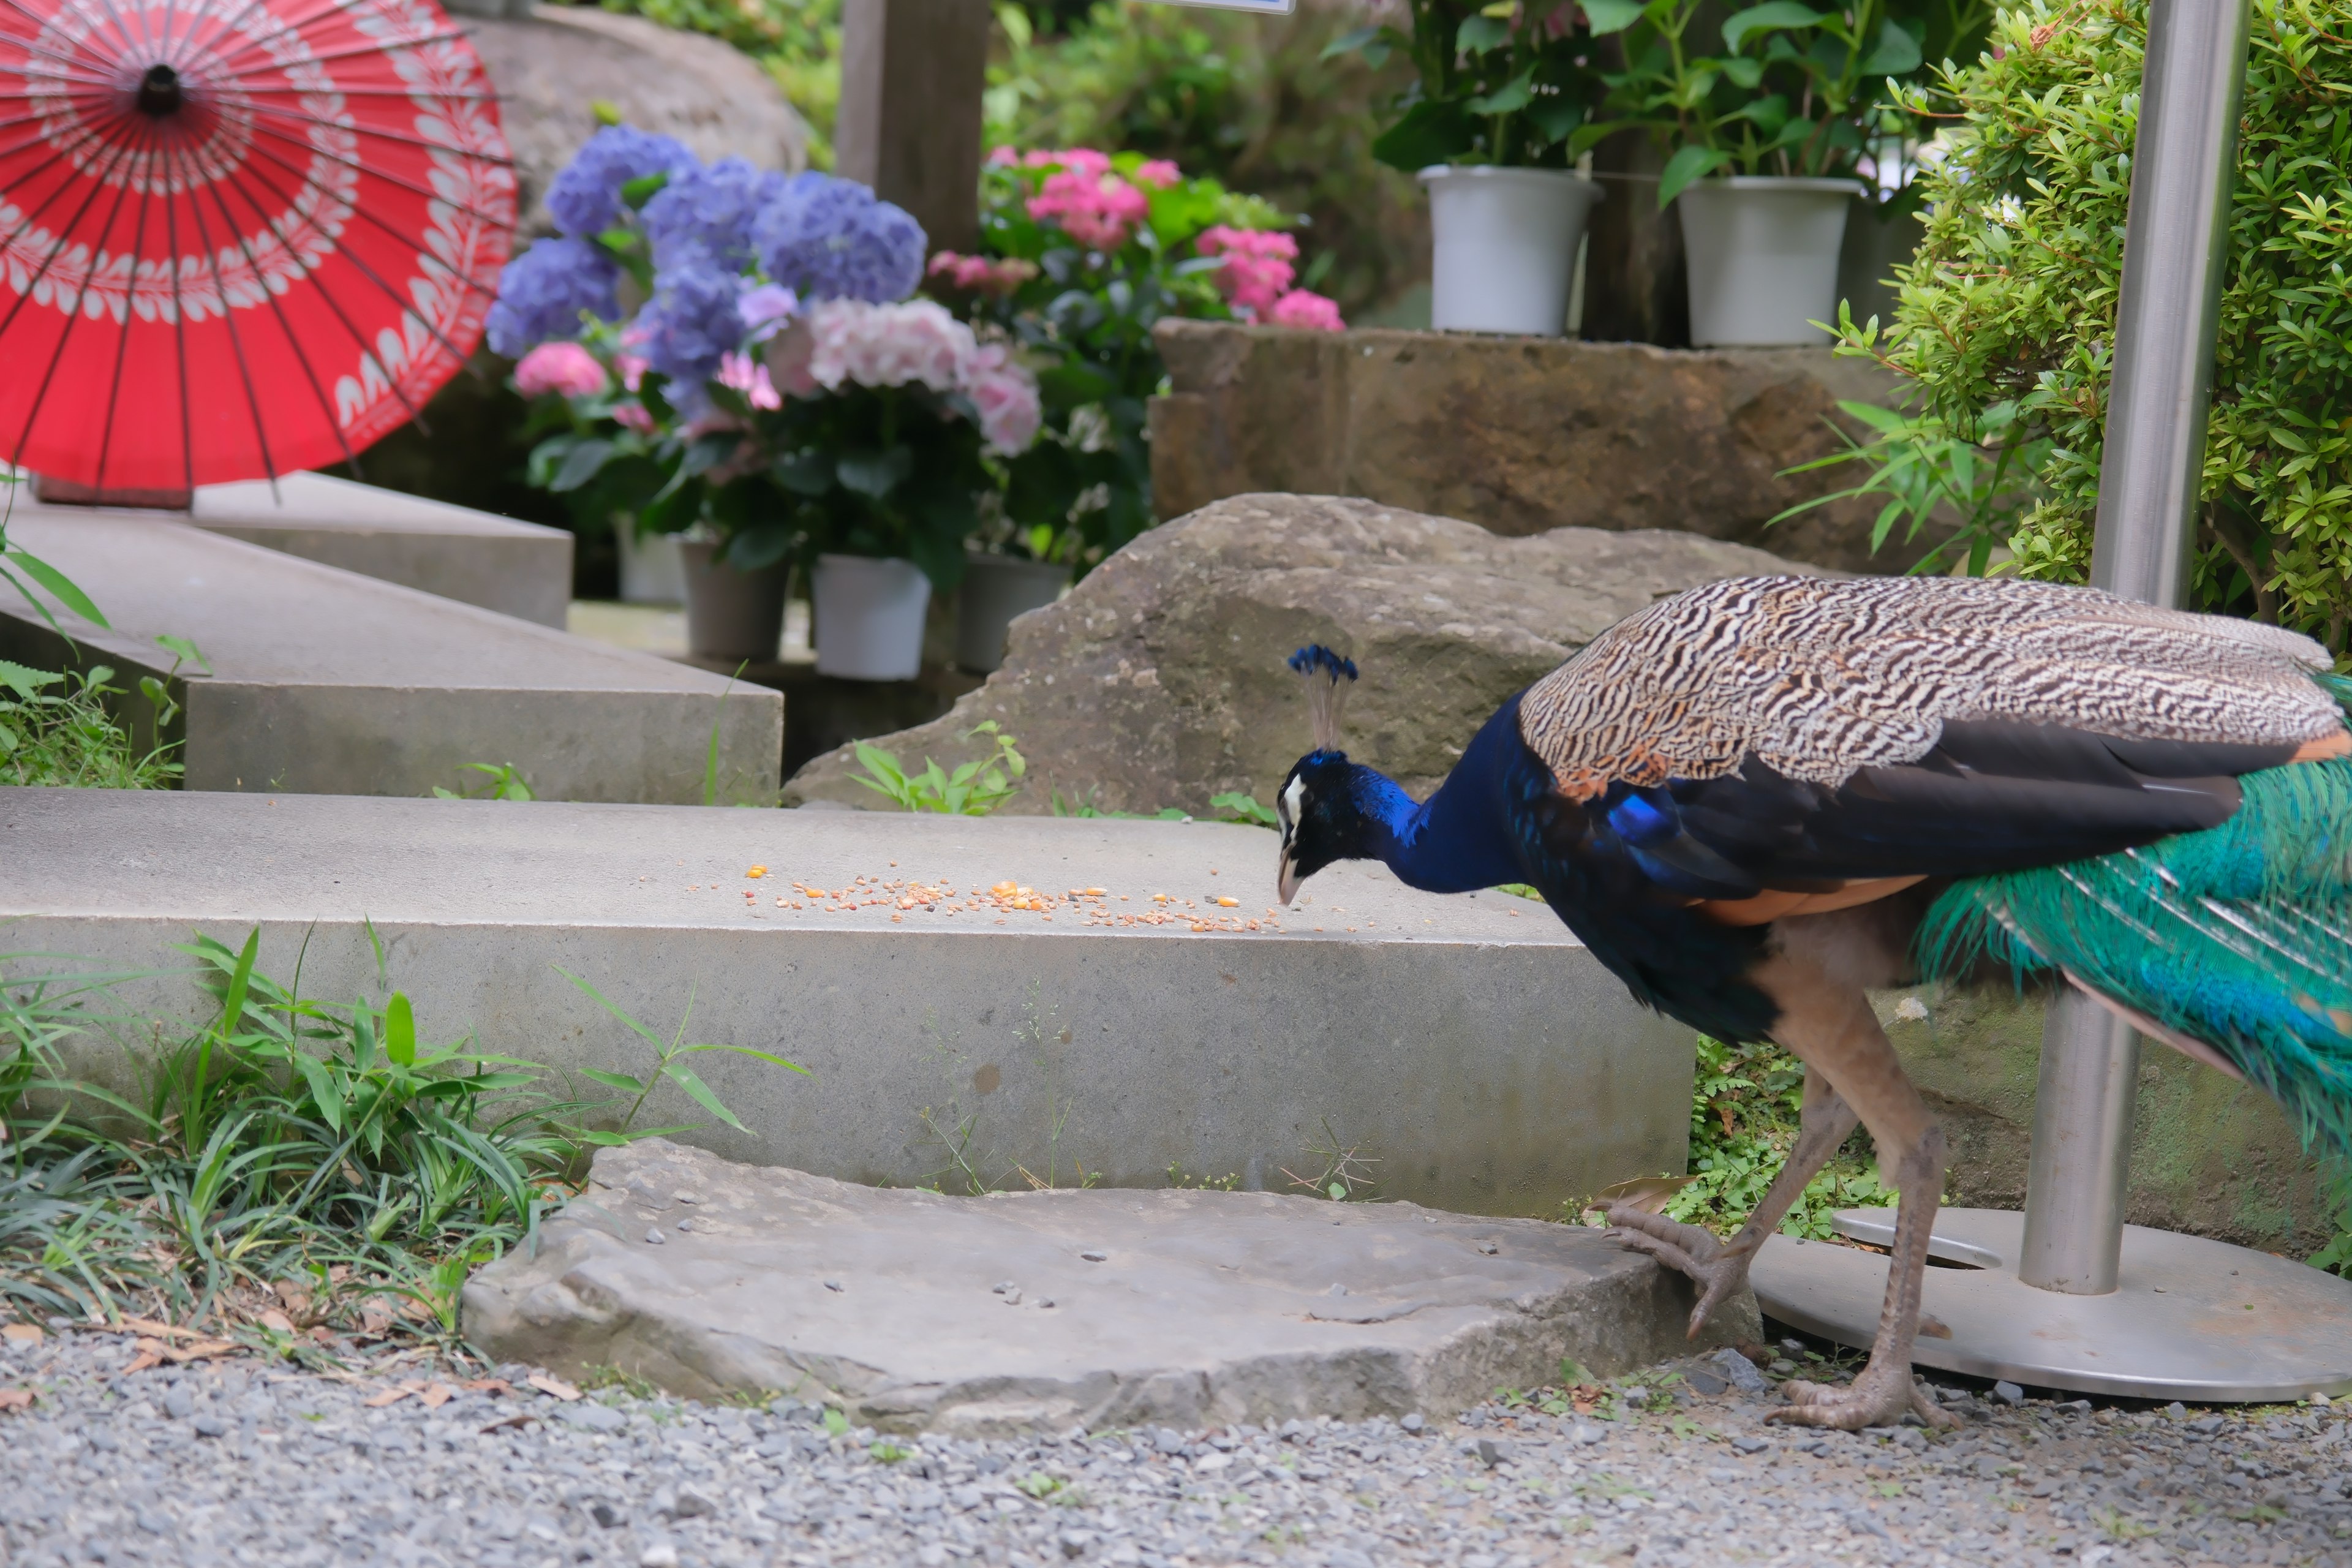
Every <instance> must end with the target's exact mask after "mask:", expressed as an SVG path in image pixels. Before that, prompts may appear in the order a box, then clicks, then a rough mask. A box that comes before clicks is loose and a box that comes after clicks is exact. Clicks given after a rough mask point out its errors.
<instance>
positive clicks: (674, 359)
mask: <svg viewBox="0 0 2352 1568" xmlns="http://www.w3.org/2000/svg"><path fill="white" fill-rule="evenodd" d="M742 293H743V287H742V279H741V275H740V274H739V273H737V272H734V271H732V270H730V269H729V268H725V267H722V266H720V265H719V263H718V261H717V260H716V259H715V258H713V257H712V256H711V255H710V253H709V251H707V250H704V249H702V248H701V247H698V246H694V245H686V244H682V245H680V246H678V247H677V250H676V253H675V254H674V256H673V257H672V259H671V262H670V264H669V265H668V266H667V267H664V268H661V270H659V271H658V272H656V273H655V274H654V297H653V298H652V299H651V300H648V301H646V308H645V309H644V310H640V311H638V312H637V321H636V327H635V336H636V337H637V338H638V339H639V340H640V341H641V342H642V344H643V347H642V349H641V350H640V352H641V353H644V354H645V356H646V363H647V364H650V365H652V366H653V367H654V368H655V369H656V370H657V371H659V372H661V373H662V374H664V375H666V376H668V377H670V378H671V379H672V380H673V381H678V382H684V383H688V384H699V383H701V382H704V381H708V380H709V379H710V377H712V376H714V375H716V374H719V359H720V357H721V356H722V355H725V354H730V353H734V352H735V351H736V350H737V349H739V348H740V347H742V346H743V316H742V312H741V311H740V310H737V309H736V305H735V302H736V300H739V299H740V298H741V297H742Z"/></svg>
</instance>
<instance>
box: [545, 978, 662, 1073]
mask: <svg viewBox="0 0 2352 1568" xmlns="http://www.w3.org/2000/svg"><path fill="white" fill-rule="evenodd" d="M548 967H549V968H550V969H552V970H554V971H555V973H558V974H561V975H562V976H563V978H564V979H566V980H569V981H570V982H572V984H573V985H575V986H577V987H579V989H580V990H581V991H582V992H583V993H584V994H586V995H587V997H588V998H589V1000H591V1001H593V1002H594V1003H595V1004H596V1005H598V1006H599V1007H602V1008H603V1009H604V1011H606V1012H607V1013H610V1014H611V1015H613V1016H614V1017H615V1018H618V1019H619V1020H621V1022H622V1023H624V1024H626V1025H627V1026H629V1027H630V1029H631V1030H632V1031H634V1032H635V1033H636V1034H637V1035H638V1036H640V1037H643V1038H645V1039H647V1040H650V1041H652V1042H653V1047H654V1049H656V1050H657V1051H662V1050H667V1049H668V1048H669V1045H668V1042H667V1041H666V1040H664V1039H663V1038H662V1037H660V1036H659V1035H656V1034H655V1033H654V1032H653V1031H652V1030H651V1029H648V1028H646V1026H644V1025H643V1024H640V1023H638V1022H637V1021H636V1020H635V1018H632V1017H630V1016H628V1015H627V1014H626V1013H624V1012H622V1011H621V1010H620V1009H619V1008H618V1007H615V1006H614V1005H613V1004H612V1003H610V1002H608V1001H606V1000H605V999H604V993H603V992H602V991H599V990H597V989H596V988H595V987H594V986H593V985H591V984H588V983H587V982H586V981H585V980H583V979H581V978H580V976H578V975H576V974H574V973H572V971H570V970H568V969H566V968H564V967H563V966H562V964H560V963H551V964H549V965H548Z"/></svg>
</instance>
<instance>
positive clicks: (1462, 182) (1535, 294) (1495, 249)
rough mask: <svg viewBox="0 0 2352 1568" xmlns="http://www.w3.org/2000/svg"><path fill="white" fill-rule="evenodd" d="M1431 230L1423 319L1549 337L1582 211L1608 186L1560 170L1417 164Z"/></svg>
mask: <svg viewBox="0 0 2352 1568" xmlns="http://www.w3.org/2000/svg"><path fill="white" fill-rule="evenodd" d="M1420 178H1421V183H1422V184H1424V185H1426V186H1428V187H1429V224H1430V228H1431V231H1432V232H1433V236H1434V237H1435V241H1436V244H1435V249H1434V254H1433V277H1432V279H1431V283H1430V300H1429V324H1430V325H1431V326H1433V327H1434V328H1436V329H1437V330H1438V331H1453V332H1518V333H1523V334H1526V335H1529V336H1535V337H1547V338H1556V337H1559V335H1560V334H1561V333H1562V332H1563V331H1566V330H1567V327H1568V291H1569V285H1570V282H1571V281H1572V280H1573V279H1574V277H1575V273H1576V249H1577V247H1578V246H1579V245H1580V244H1582V243H1583V241H1584V220H1585V217H1586V216H1587V215H1588V214H1590V213H1591V211H1592V205H1593V204H1594V203H1595V202H1597V201H1599V200H1601V197H1602V196H1603V195H1606V194H1607V193H1605V192H1603V191H1602V190H1601V186H1600V184H1598V183H1597V182H1595V181H1592V180H1588V179H1586V178H1585V177H1584V176H1583V175H1581V174H1570V173H1568V172H1567V171H1566V170H1563V169H1490V168H1467V169H1463V168H1453V167H1449V166H1444V165H1440V166H1438V167H1435V168H1429V169H1423V171H1422V172H1421V176H1420Z"/></svg>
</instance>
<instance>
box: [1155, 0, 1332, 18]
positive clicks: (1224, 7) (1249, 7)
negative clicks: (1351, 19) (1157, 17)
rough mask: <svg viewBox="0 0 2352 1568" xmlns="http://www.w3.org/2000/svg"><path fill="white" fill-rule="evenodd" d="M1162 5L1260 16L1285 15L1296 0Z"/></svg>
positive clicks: (1166, 0)
mask: <svg viewBox="0 0 2352 1568" xmlns="http://www.w3.org/2000/svg"><path fill="white" fill-rule="evenodd" d="M1160 4H1161V5H1202V6H1206V7H1207V8H1208V9H1210V10H1212V11H1255V12H1256V13H1257V14H1258V15H1259V16H1289V15H1290V14H1291V13H1292V12H1293V11H1295V10H1297V8H1298V0H1160Z"/></svg>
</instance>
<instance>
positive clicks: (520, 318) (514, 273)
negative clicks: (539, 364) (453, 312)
mask: <svg viewBox="0 0 2352 1568" xmlns="http://www.w3.org/2000/svg"><path fill="white" fill-rule="evenodd" d="M620 281H621V265H620V263H619V262H617V261H614V259H613V258H611V257H610V256H607V255H605V254H604V251H602V250H600V249H598V248H597V247H594V246H593V245H591V244H589V243H588V242H587V241H586V240H584V239H542V240H541V241H540V242H539V243H538V244H536V245H534V246H532V247H530V249H529V250H526V251H524V252H523V253H522V254H521V255H520V256H518V257H516V258H514V259H513V260H512V261H509V262H508V263H507V264H506V268H505V270H503V271H501V272H500V273H499V298H498V302H497V303H496V304H494V305H492V306H491V307H490V314H489V319H488V323H487V324H488V329H489V338H490V348H491V350H492V351H493V352H495V353H502V354H504V355H506V356H507V357H508V358H509V359H520V358H521V357H522V356H523V355H524V354H526V353H530V351H531V350H532V349H534V348H536V347H538V346H539V345H540V344H541V343H543V342H546V341H547V340H548V339H550V338H568V337H570V336H572V334H573V333H574V332H577V331H579V330H580V313H581V312H582V311H583V310H584V311H586V312H588V313H589V314H590V315H592V316H595V317H597V318H599V319H600V320H603V321H613V320H614V319H615V318H617V317H618V316H619V315H620V313H621V305H620V300H618V299H617V298H616V297H615V290H616V289H617V287H618V286H619V283H620Z"/></svg>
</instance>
